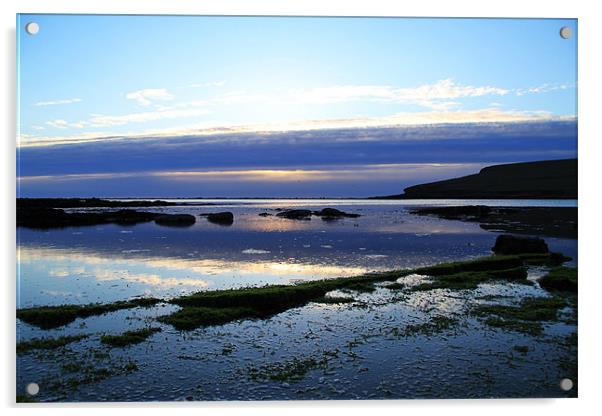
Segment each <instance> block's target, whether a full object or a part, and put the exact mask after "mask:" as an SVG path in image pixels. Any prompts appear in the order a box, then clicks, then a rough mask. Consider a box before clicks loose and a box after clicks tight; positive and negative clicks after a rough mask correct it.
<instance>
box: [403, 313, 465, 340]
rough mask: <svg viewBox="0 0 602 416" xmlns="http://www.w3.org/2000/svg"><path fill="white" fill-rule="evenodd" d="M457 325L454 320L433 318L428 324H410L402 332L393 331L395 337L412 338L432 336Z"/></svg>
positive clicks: (442, 317) (456, 321) (441, 317)
mask: <svg viewBox="0 0 602 416" xmlns="http://www.w3.org/2000/svg"><path fill="white" fill-rule="evenodd" d="M457 323H458V320H457V319H455V318H450V317H447V316H441V315H438V316H434V317H433V318H431V320H430V321H429V322H425V323H422V324H410V325H408V326H406V327H405V328H404V329H403V331H399V330H397V331H395V335H399V336H403V337H413V336H416V335H426V336H433V335H435V334H437V333H439V332H442V331H445V330H448V329H450V328H451V327H453V326H454V325H456V324H457Z"/></svg>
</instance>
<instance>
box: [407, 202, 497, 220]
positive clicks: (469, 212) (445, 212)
mask: <svg viewBox="0 0 602 416" xmlns="http://www.w3.org/2000/svg"><path fill="white" fill-rule="evenodd" d="M410 212H411V213H412V214H418V215H435V216H438V217H440V218H445V219H450V220H452V219H453V220H455V219H467V218H472V219H481V218H486V217H487V216H489V215H490V214H491V213H492V209H491V207H488V206H486V205H461V206H450V207H422V208H415V209H412V210H411V211H410Z"/></svg>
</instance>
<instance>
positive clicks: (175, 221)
mask: <svg viewBox="0 0 602 416" xmlns="http://www.w3.org/2000/svg"><path fill="white" fill-rule="evenodd" d="M195 222H196V218H194V215H190V214H165V215H159V216H157V217H156V218H155V223H156V224H159V225H165V226H171V227H187V226H190V225H192V224H194V223H195Z"/></svg>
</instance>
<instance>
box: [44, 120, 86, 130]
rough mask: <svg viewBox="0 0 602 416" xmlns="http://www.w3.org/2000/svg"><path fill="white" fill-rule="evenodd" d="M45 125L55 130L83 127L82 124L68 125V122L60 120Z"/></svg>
mask: <svg viewBox="0 0 602 416" xmlns="http://www.w3.org/2000/svg"><path fill="white" fill-rule="evenodd" d="M46 124H48V125H49V126H50V127H54V128H56V129H67V128H74V129H81V128H83V127H84V123H69V122H68V121H66V120H62V119H56V120H50V121H47V122H46Z"/></svg>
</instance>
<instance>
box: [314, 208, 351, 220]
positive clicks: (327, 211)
mask: <svg viewBox="0 0 602 416" xmlns="http://www.w3.org/2000/svg"><path fill="white" fill-rule="evenodd" d="M313 214H314V215H315V216H318V217H322V219H323V220H333V219H338V218H357V217H359V216H360V214H349V213H347V212H343V211H339V210H338V209H335V208H324V209H322V210H321V211H314V212H313Z"/></svg>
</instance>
